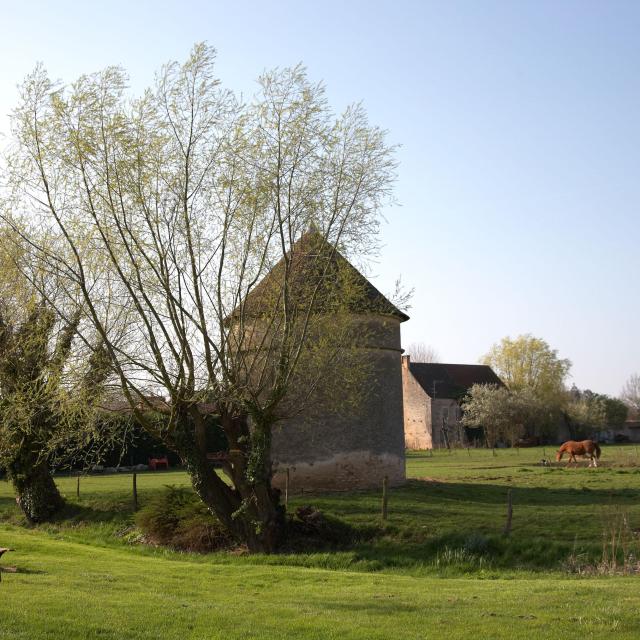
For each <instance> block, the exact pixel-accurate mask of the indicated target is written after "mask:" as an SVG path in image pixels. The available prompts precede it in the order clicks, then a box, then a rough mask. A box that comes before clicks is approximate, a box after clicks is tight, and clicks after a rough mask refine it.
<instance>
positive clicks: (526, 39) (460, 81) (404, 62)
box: [0, 0, 640, 395]
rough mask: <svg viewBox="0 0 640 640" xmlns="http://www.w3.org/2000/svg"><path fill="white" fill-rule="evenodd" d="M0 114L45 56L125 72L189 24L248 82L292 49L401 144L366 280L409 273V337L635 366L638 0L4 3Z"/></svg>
mask: <svg viewBox="0 0 640 640" xmlns="http://www.w3.org/2000/svg"><path fill="white" fill-rule="evenodd" d="M0 13H1V15H2V26H3V28H2V32H3V33H2V38H1V39H0V60H1V63H0V116H1V119H0V131H3V130H4V131H6V130H7V128H8V122H7V116H6V114H7V113H8V112H9V110H10V109H11V107H12V105H13V104H14V103H15V101H16V84H17V83H18V82H20V80H21V79H22V78H23V76H24V75H25V74H26V73H27V72H28V71H29V70H31V69H32V67H33V66H34V64H35V63H36V62H37V61H43V62H44V63H45V65H46V66H47V68H48V69H49V71H50V73H51V74H52V75H53V76H54V77H57V78H60V79H62V80H64V81H70V80H73V79H74V78H75V77H76V76H77V75H79V74H80V73H83V72H91V71H95V70H98V69H100V68H102V67H104V66H105V65H108V64H113V63H118V64H122V65H123V66H124V67H126V68H127V69H128V71H129V73H130V75H131V82H132V86H133V88H134V89H137V88H140V87H142V86H144V85H146V84H148V83H149V82H150V81H151V80H152V77H153V72H154V71H155V70H156V69H157V68H158V67H159V66H160V65H161V63H163V62H165V61H167V60H169V59H178V60H182V59H184V57H185V56H186V55H187V53H188V51H189V49H190V47H191V46H192V44H193V43H194V42H196V41H201V40H206V41H207V42H209V43H210V44H212V45H214V46H215V47H216V48H217V49H218V54H219V57H218V60H219V66H218V70H219V75H220V77H221V79H222V80H223V81H224V82H225V83H226V84H227V85H228V86H229V87H231V88H233V89H235V90H238V91H244V92H245V93H251V92H252V91H253V81H254V79H255V77H256V76H257V75H258V73H259V72H260V71H262V70H263V69H265V68H270V67H273V66H285V65H291V64H295V63H297V62H299V61H302V62H304V63H305V64H306V65H307V67H308V69H309V74H310V76H311V77H312V78H313V79H317V80H324V81H325V83H326V84H327V87H328V94H329V98H330V100H331V102H332V103H333V105H334V106H335V107H336V108H338V109H339V108H342V107H343V106H345V105H346V104H348V103H350V102H353V101H358V100H362V101H363V102H364V104H365V106H366V108H367V110H368V112H369V114H370V117H371V120H372V122H374V123H376V124H378V125H381V126H382V127H385V128H387V129H389V131H390V139H391V141H393V142H396V143H399V144H401V145H402V148H401V149H400V151H399V160H400V163H401V164H400V175H399V181H398V185H397V197H398V200H399V202H400V203H401V206H399V207H394V208H390V209H389V210H388V211H386V217H387V219H388V224H386V225H385V226H384V228H383V238H382V240H383V244H384V247H383V250H382V253H381V255H380V257H379V259H378V260H377V262H376V264H374V265H373V267H372V273H373V275H374V276H375V277H374V278H373V280H374V282H375V283H376V284H377V285H378V286H379V287H380V288H382V289H383V290H386V291H389V290H391V289H392V285H393V282H394V280H395V278H396V277H397V276H398V275H402V278H403V281H404V283H405V284H406V285H407V286H409V287H415V296H414V299H413V306H412V309H411V310H410V315H411V316H412V318H411V320H410V321H409V322H407V323H406V324H405V325H404V327H403V341H404V343H405V344H408V343H410V342H412V341H424V342H426V343H430V344H432V345H433V346H435V348H436V349H437V350H438V351H439V353H440V354H441V356H442V358H443V359H444V360H445V361H449V362H476V361H477V360H478V358H479V357H480V356H481V355H482V354H483V353H485V352H486V351H487V350H488V349H489V347H490V346H491V344H492V343H493V342H496V341H498V340H499V339H500V338H502V337H503V336H506V335H511V336H515V335H517V334H519V333H526V332H529V333H532V334H534V335H536V336H539V337H542V338H544V339H546V340H547V341H548V342H549V344H550V345H551V346H552V347H554V348H556V349H558V351H559V353H560V355H561V356H562V357H567V358H570V359H571V360H572V361H573V363H574V365H573V380H572V381H573V382H575V383H576V384H577V385H578V386H579V387H589V388H592V389H593V390H595V391H601V392H606V393H610V394H614V395H617V394H618V392H619V391H620V388H621V387H622V385H623V383H624V381H625V380H626V379H627V378H628V376H629V375H630V374H631V373H633V372H634V371H638V372H640V339H639V333H640V330H639V328H640V291H639V289H640V287H639V282H638V281H639V276H640V253H639V240H640V210H639V208H640V180H639V177H638V170H639V168H640V36H639V34H640V3H638V2H631V1H629V2H622V1H616V0H601V2H590V1H588V0H581V1H575V2H574V1H558V0H554V1H552V2H545V1H541V0H531V1H529V2H525V1H521V0H518V1H516V0H514V1H513V2H507V1H506V0H503V1H500V2H490V1H488V0H482V1H481V2H478V1H470V2H452V1H448V0H447V1H445V0H443V1H441V2H407V1H402V0H393V1H387V2H374V1H368V2H355V1H354V2H345V1H343V2H334V1H329V0H323V1H322V2H311V1H306V2H305V1H303V0H297V1H292V2H289V1H276V0H272V1H271V2H242V1H241V0H236V1H235V2H229V1H228V0H227V1H220V2H214V1H209V2H204V1H203V2H196V1H191V0H184V1H182V2H161V1H155V2H137V1H134V0H128V1H127V2H122V1H120V0H116V1H111V2H103V3H100V2H69V1H64V0H56V2H49V1H48V2H35V1H29V0H23V2H21V3H18V2H9V1H8V0H4V1H3V2H2V3H1V12H0Z"/></svg>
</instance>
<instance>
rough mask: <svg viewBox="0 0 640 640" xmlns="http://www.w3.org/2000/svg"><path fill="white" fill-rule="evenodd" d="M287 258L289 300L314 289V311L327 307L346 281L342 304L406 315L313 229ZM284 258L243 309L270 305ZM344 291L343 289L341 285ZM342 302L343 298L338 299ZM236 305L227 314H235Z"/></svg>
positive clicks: (251, 313)
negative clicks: (288, 266)
mask: <svg viewBox="0 0 640 640" xmlns="http://www.w3.org/2000/svg"><path fill="white" fill-rule="evenodd" d="M288 256H289V257H290V259H291V262H290V269H291V272H290V273H291V275H290V276H289V279H288V286H289V290H290V292H291V297H292V299H293V300H296V299H298V300H301V301H302V303H301V306H304V305H305V304H307V303H308V301H309V296H310V295H311V294H310V292H311V291H314V292H315V294H314V295H315V300H316V301H317V302H315V303H314V307H315V310H316V311H317V312H323V311H328V310H330V309H331V307H332V305H334V304H339V302H340V301H338V297H339V296H340V291H341V288H340V284H338V282H340V283H342V284H344V283H345V282H348V285H347V288H348V290H349V291H350V292H355V293H354V294H353V296H352V298H350V299H349V300H348V301H347V302H346V304H347V305H348V308H349V310H350V311H351V312H353V313H376V314H380V315H388V316H393V317H395V318H399V319H400V322H404V321H405V320H408V319H409V316H408V315H407V314H405V313H403V312H402V311H400V309H398V308H397V307H396V306H395V305H394V304H393V303H392V302H391V301H390V300H388V299H387V298H386V297H385V296H384V295H383V294H382V293H381V292H380V291H378V289H376V287H374V286H373V285H372V284H371V282H369V280H367V278H365V276H363V275H362V274H361V273H360V272H359V271H358V270H357V269H356V268H355V267H354V266H353V265H352V264H351V263H350V262H349V261H348V260H347V259H346V258H345V257H344V256H343V255H342V254H341V253H340V252H339V251H338V250H337V249H336V248H335V247H334V246H333V245H331V244H330V243H329V242H328V241H327V240H326V239H325V238H324V236H323V235H322V234H321V233H320V232H319V231H317V230H311V231H308V232H306V233H305V234H303V235H302V236H301V237H300V238H299V240H297V241H296V242H295V243H294V244H293V246H292V248H291V250H290V251H289V252H288ZM284 270H285V259H284V258H281V259H280V260H279V261H278V262H277V263H276V265H275V266H274V267H273V268H272V269H271V271H270V272H269V273H268V274H267V275H266V276H265V277H264V278H263V279H262V280H261V281H260V282H259V283H258V284H257V285H256V286H255V287H254V288H253V289H252V290H251V291H250V292H249V294H248V295H247V297H246V298H245V300H244V303H243V305H244V313H245V315H246V316H248V317H257V316H260V315H262V314H263V313H265V309H269V308H273V306H274V305H277V304H278V301H279V300H280V298H281V296H282V288H283V276H284ZM342 290H344V291H346V290H347V289H346V288H345V289H342ZM342 302H344V301H342ZM239 314H240V308H239V307H238V308H236V309H235V310H234V312H233V314H232V315H231V317H232V318H234V317H238V316H239Z"/></svg>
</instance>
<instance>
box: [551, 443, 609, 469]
mask: <svg viewBox="0 0 640 640" xmlns="http://www.w3.org/2000/svg"><path fill="white" fill-rule="evenodd" d="M565 453H568V454H569V460H568V462H567V465H569V464H571V462H575V463H577V462H578V461H577V460H576V456H587V457H588V458H589V466H590V467H591V466H594V467H597V466H598V458H599V457H600V447H599V446H598V443H597V442H594V441H593V440H582V441H580V442H576V441H575V440H568V441H567V442H565V443H564V444H563V445H562V446H561V447H560V448H559V449H558V453H557V454H556V460H557V461H558V462H560V460H562V456H563V455H564V454H565Z"/></svg>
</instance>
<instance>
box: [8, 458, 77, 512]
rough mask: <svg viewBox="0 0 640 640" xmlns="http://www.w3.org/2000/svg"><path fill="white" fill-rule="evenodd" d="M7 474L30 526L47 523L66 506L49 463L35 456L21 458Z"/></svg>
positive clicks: (10, 466)
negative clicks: (30, 523) (31, 524)
mask: <svg viewBox="0 0 640 640" xmlns="http://www.w3.org/2000/svg"><path fill="white" fill-rule="evenodd" d="M7 471H8V472H9V477H10V479H11V481H12V483H13V487H14V489H15V492H16V502H17V503H18V505H19V506H20V508H21V509H22V512H23V513H24V515H25V516H26V518H27V520H29V522H32V523H39V522H46V521H47V520H50V519H51V518H52V517H53V516H54V515H55V514H56V513H57V512H58V511H60V509H62V507H63V506H64V500H63V498H62V496H61V495H60V492H59V491H58V487H57V486H56V483H55V482H54V480H53V477H52V475H51V471H50V470H49V466H48V464H47V461H46V460H41V459H38V457H37V456H35V455H26V456H22V457H21V458H20V459H19V460H15V461H14V462H12V463H11V464H10V465H9V467H8V469H7Z"/></svg>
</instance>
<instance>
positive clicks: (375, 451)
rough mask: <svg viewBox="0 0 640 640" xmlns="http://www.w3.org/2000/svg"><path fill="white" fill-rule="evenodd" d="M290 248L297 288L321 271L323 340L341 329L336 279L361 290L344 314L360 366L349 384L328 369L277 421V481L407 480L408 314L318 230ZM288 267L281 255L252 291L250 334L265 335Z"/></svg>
mask: <svg viewBox="0 0 640 640" xmlns="http://www.w3.org/2000/svg"><path fill="white" fill-rule="evenodd" d="M324 251H330V252H331V256H332V258H331V265H330V268H329V269H326V262H325V263H324V264H325V267H323V270H324V271H325V272H326V271H328V272H329V273H328V275H327V273H323V274H321V275H319V274H318V272H317V264H318V263H317V261H316V260H314V258H315V257H316V256H317V255H318V253H319V252H324ZM291 255H294V256H295V258H294V259H293V260H292V261H291V263H290V265H289V266H290V268H291V269H293V270H295V277H293V278H291V279H290V282H291V288H292V289H293V290H294V291H293V292H292V293H291V295H292V296H296V295H299V296H300V295H303V296H304V295H305V294H304V291H303V292H302V293H300V290H303V289H307V288H309V283H312V282H316V283H317V282H318V281H319V280H318V279H319V278H320V290H319V292H318V293H317V297H318V299H320V300H325V301H326V302H322V303H321V304H320V305H318V306H317V307H316V309H317V311H316V313H317V314H318V315H319V316H321V317H322V318H326V322H324V321H323V320H322V319H321V321H320V322H318V323H317V324H316V325H315V328H314V332H315V338H313V339H315V340H317V341H318V344H322V340H323V337H324V336H323V335H321V334H322V332H335V331H336V330H337V327H336V326H335V325H334V323H335V318H336V316H335V315H334V314H333V313H332V312H331V309H333V308H334V305H335V304H336V301H335V296H336V286H335V280H336V279H340V280H341V281H343V282H344V281H348V289H349V290H350V291H356V292H358V294H357V295H356V296H355V297H354V298H353V299H351V300H350V301H349V302H348V303H347V308H348V311H347V312H346V313H343V314H342V315H341V320H339V322H341V323H345V322H346V323H347V324H348V331H349V335H351V336H353V343H352V350H353V354H352V355H351V356H350V359H349V360H350V362H351V363H354V367H355V369H357V370H358V371H357V372H356V373H355V374H354V376H353V379H352V380H351V383H350V385H348V387H349V388H346V387H345V388H341V387H340V386H339V385H338V386H337V385H336V384H335V383H334V381H332V380H330V379H328V378H331V377H332V374H331V373H330V372H329V373H328V374H327V375H326V377H325V384H326V386H325V388H323V385H322V384H320V386H319V387H318V388H317V390H315V391H313V392H312V393H311V395H310V396H309V397H305V398H304V399H303V406H302V409H301V410H300V411H299V412H295V411H293V412H291V413H290V414H289V415H288V416H285V417H284V418H283V419H282V420H281V421H280V422H279V423H278V424H277V425H276V427H275V428H274V432H273V441H272V460H273V468H274V472H275V475H274V480H273V483H274V485H275V486H279V487H283V486H284V483H285V478H287V477H288V481H289V486H290V489H291V491H293V492H299V491H300V490H304V491H306V490H313V489H329V490H343V489H344V490H346V489H354V488H367V487H375V486H380V485H381V484H382V479H383V477H384V476H387V477H388V481H389V484H391V485H398V484H401V483H403V482H404V480H405V456H404V430H403V410H402V373H401V354H402V350H401V347H400V324H401V323H402V322H404V321H406V320H408V316H407V315H405V314H404V313H403V312H402V311H400V310H399V309H397V308H396V307H395V306H394V305H393V304H392V303H391V302H390V301H389V300H388V299H387V298H385V297H384V296H383V295H382V293H380V291H378V289H376V288H375V287H374V286H373V285H372V284H371V283H370V282H369V281H368V280H367V279H366V278H365V277H364V276H363V275H362V274H361V273H360V272H359V271H358V270H357V269H356V268H355V267H354V266H353V265H352V264H350V263H349V262H348V261H347V260H346V259H345V258H344V257H343V256H342V255H341V254H340V253H339V252H338V251H337V250H336V249H335V248H334V247H332V246H331V245H330V244H329V243H328V242H326V241H325V240H324V238H323V237H322V236H321V235H320V234H319V233H318V232H317V231H309V232H307V233H306V234H304V235H303V236H302V237H301V238H300V239H299V240H298V242H296V243H295V244H294V246H293V251H292V252H291ZM282 269H283V265H282V261H280V262H279V263H278V264H276V265H275V266H274V268H273V269H272V271H271V272H270V273H269V274H268V275H267V276H266V277H265V278H264V279H263V280H262V282H261V283H259V284H258V286H257V287H255V288H254V290H253V291H252V292H251V293H250V294H249V295H248V296H247V298H246V299H245V301H244V308H245V313H248V315H249V316H252V317H253V323H252V322H251V321H246V322H245V326H247V327H249V329H245V330H244V331H245V335H246V331H251V332H252V334H253V335H259V336H261V338H262V336H264V331H263V330H262V329H257V330H256V326H258V327H259V326H260V322H263V320H262V318H263V317H264V316H262V315H261V309H263V308H264V305H265V304H269V303H270V302H269V301H271V300H274V299H278V298H279V296H280V295H281V293H280V290H279V287H281V282H282V278H281V272H282ZM314 295H315V294H314ZM265 300H266V302H265ZM246 310H248V312H247V311H246ZM343 311H344V310H343ZM345 317H346V319H345ZM249 320H251V318H249ZM323 322H324V324H323ZM342 330H344V326H343V327H342ZM249 341H250V340H249ZM264 342H265V341H264V340H263V341H262V343H264ZM350 348H351V347H350ZM314 373H315V372H311V373H310V375H312V374H314ZM304 382H305V381H302V383H303V384H302V385H301V386H303V387H304ZM327 389H329V391H328V390H327ZM296 392H298V393H299V390H296V389H294V390H293V392H290V396H291V397H290V398H289V402H288V404H289V406H290V407H291V406H293V407H295V405H296V403H297V401H298V396H297V395H296ZM329 396H330V397H329Z"/></svg>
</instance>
